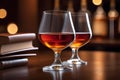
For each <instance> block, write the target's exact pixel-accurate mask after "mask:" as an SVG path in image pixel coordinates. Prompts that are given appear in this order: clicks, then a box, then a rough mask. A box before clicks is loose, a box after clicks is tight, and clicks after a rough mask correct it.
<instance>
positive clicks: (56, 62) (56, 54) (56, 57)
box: [53, 52, 62, 65]
mask: <svg viewBox="0 0 120 80" xmlns="http://www.w3.org/2000/svg"><path fill="white" fill-rule="evenodd" d="M54 64H55V65H61V64H62V62H61V59H60V53H58V52H55V59H54V62H53V65H54Z"/></svg>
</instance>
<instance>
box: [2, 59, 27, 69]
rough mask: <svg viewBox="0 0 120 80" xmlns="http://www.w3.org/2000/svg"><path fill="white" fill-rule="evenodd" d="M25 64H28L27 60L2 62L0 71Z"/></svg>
mask: <svg viewBox="0 0 120 80" xmlns="http://www.w3.org/2000/svg"><path fill="white" fill-rule="evenodd" d="M27 63H28V58H21V59H11V60H4V61H0V69H5V68H10V67H17V66H23V65H26V64H27Z"/></svg>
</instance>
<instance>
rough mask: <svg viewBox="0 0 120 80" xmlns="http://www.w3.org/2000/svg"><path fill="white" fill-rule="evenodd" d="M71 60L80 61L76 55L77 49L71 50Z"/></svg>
mask: <svg viewBox="0 0 120 80" xmlns="http://www.w3.org/2000/svg"><path fill="white" fill-rule="evenodd" d="M71 59H80V58H79V55H78V49H77V48H72V56H71Z"/></svg>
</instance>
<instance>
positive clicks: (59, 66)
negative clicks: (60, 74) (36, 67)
mask: <svg viewBox="0 0 120 80" xmlns="http://www.w3.org/2000/svg"><path fill="white" fill-rule="evenodd" d="M71 69H72V68H71V67H69V66H63V65H50V66H45V67H43V71H52V70H56V71H60V70H71Z"/></svg>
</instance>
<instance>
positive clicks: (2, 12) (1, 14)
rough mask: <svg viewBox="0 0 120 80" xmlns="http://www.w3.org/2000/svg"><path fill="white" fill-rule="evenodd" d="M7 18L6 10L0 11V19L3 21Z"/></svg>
mask: <svg viewBox="0 0 120 80" xmlns="http://www.w3.org/2000/svg"><path fill="white" fill-rule="evenodd" d="M6 16H7V11H6V9H0V18H1V19H4V18H5V17H6Z"/></svg>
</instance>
